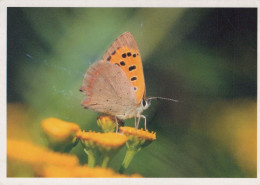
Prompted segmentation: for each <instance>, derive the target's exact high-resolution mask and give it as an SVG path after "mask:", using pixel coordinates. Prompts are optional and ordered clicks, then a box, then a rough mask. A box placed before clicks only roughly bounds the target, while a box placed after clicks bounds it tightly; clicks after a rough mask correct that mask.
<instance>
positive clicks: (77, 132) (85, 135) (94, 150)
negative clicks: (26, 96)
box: [7, 116, 156, 178]
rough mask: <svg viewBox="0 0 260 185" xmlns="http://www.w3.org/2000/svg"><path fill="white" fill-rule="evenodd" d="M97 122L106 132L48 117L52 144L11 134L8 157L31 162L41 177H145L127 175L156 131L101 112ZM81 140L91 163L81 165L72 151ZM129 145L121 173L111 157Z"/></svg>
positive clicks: (47, 131)
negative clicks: (38, 143)
mask: <svg viewBox="0 0 260 185" xmlns="http://www.w3.org/2000/svg"><path fill="white" fill-rule="evenodd" d="M97 123H98V125H99V127H100V128H101V130H102V132H95V131H82V130H81V129H80V127H79V126H78V125H77V124H76V123H71V122H66V121H63V120H60V119H57V118H47V119H44V120H43V121H42V123H41V127H42V130H43V132H44V135H45V136H46V140H47V143H48V148H45V147H42V146H37V145H35V144H33V143H32V142H28V141H21V140H17V139H11V138H8V142H7V157H8V162H9V164H11V163H22V164H25V165H27V166H31V167H32V169H34V174H35V175H36V176H40V177H120V178H121V177H141V176H140V175H138V174H133V175H130V176H127V175H124V174H123V173H124V171H125V169H126V168H127V167H128V166H129V164H130V162H131V161H132V159H133V157H134V155H135V154H136V153H137V152H139V151H140V150H141V149H142V148H144V147H145V146H147V145H149V144H150V143H151V142H152V141H154V140H155V139H156V134H155V133H154V132H148V131H147V130H143V129H140V130H137V129H136V128H132V127H124V126H123V122H122V121H121V120H118V121H117V123H119V126H121V127H120V128H119V132H117V130H116V128H117V125H116V124H117V123H116V121H115V119H114V118H113V117H110V116H99V117H98V120H97ZM78 142H80V143H81V144H82V146H83V151H84V152H85V153H86V155H87V160H86V161H87V164H84V165H80V164H79V160H78V157H77V156H76V155H72V154H68V153H69V152H70V150H71V149H72V148H73V147H74V146H76V145H77V143H78ZM123 147H126V154H125V158H124V160H123V162H122V166H121V168H120V169H119V172H120V173H117V172H115V171H114V170H113V169H111V168H108V166H109V164H110V162H111V159H112V158H113V157H114V156H115V154H116V153H117V152H118V151H120V149H121V148H123Z"/></svg>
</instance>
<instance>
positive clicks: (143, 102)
mask: <svg viewBox="0 0 260 185" xmlns="http://www.w3.org/2000/svg"><path fill="white" fill-rule="evenodd" d="M142 105H143V107H145V106H146V101H145V100H144V99H142Z"/></svg>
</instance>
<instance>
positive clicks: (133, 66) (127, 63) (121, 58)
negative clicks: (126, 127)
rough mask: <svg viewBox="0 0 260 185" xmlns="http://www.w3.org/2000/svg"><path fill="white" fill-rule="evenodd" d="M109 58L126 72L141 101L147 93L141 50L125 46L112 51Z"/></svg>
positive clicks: (138, 99) (137, 97)
mask: <svg viewBox="0 0 260 185" xmlns="http://www.w3.org/2000/svg"><path fill="white" fill-rule="evenodd" d="M108 60H109V61H110V62H112V63H114V64H118V65H119V66H120V68H121V69H122V70H123V71H124V72H125V74H126V76H127V78H128V79H129V80H130V81H131V83H132V85H133V86H134V87H136V91H135V96H136V99H137V102H138V103H140V102H141V100H142V98H143V96H144V93H145V82H144V73H143V66H142V60H141V56H140V53H139V51H136V50H134V49H132V48H129V47H127V46H124V47H121V48H118V49H117V50H116V51H115V52H114V53H112V55H111V56H109V58H108ZM134 77H135V78H134Z"/></svg>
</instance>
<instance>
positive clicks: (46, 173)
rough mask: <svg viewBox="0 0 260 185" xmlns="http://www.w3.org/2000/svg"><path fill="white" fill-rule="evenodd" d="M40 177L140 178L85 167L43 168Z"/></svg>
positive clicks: (135, 175) (52, 166)
mask: <svg viewBox="0 0 260 185" xmlns="http://www.w3.org/2000/svg"><path fill="white" fill-rule="evenodd" d="M41 176H43V177H56V178H57V177H94V178H98V177H103V178H123V177H141V176H140V175H139V174H133V175H130V176H127V175H122V174H119V173H116V172H114V171H113V170H112V169H109V168H101V167H95V168H90V167H88V166H87V165H85V166H73V167H61V166H55V165H48V166H45V168H43V170H42V173H41Z"/></svg>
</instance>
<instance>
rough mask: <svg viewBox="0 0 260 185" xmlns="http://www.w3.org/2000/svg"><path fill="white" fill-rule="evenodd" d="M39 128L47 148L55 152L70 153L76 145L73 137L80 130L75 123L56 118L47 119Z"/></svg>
mask: <svg viewBox="0 0 260 185" xmlns="http://www.w3.org/2000/svg"><path fill="white" fill-rule="evenodd" d="M41 126H42V129H43V131H44V133H45V135H46V137H47V139H48V142H49V146H50V147H51V148H52V149H53V150H55V151H61V152H64V151H70V150H71V149H72V147H73V146H75V144H76V143H77V140H76V139H74V136H75V134H76V132H77V131H79V130H80V128H79V126H78V125H77V124H76V123H70V122H66V121H63V120H60V119H57V118H47V119H45V120H43V121H42V124H41Z"/></svg>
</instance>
